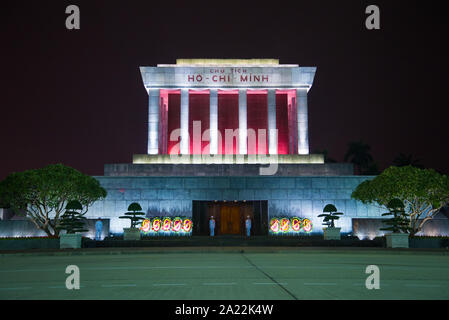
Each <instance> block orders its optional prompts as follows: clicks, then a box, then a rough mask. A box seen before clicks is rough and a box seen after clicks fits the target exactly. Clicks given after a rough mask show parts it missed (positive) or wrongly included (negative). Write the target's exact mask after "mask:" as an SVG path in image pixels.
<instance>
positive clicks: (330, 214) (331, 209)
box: [318, 204, 343, 228]
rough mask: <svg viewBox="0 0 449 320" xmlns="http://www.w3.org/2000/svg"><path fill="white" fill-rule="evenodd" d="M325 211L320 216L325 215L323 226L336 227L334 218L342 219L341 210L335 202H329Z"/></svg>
mask: <svg viewBox="0 0 449 320" xmlns="http://www.w3.org/2000/svg"><path fill="white" fill-rule="evenodd" d="M323 212H326V213H322V214H320V215H318V217H324V219H323V226H328V227H329V228H335V223H334V220H338V219H340V217H339V216H341V215H343V213H341V212H337V208H336V207H335V206H334V205H333V204H327V205H326V206H325V207H324V209H323Z"/></svg>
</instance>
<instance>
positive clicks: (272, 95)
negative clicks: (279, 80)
mask: <svg viewBox="0 0 449 320" xmlns="http://www.w3.org/2000/svg"><path fill="white" fill-rule="evenodd" d="M267 98H268V104H267V105H268V108H267V109H268V152H269V154H277V153H278V139H277V130H276V89H268V95H267Z"/></svg>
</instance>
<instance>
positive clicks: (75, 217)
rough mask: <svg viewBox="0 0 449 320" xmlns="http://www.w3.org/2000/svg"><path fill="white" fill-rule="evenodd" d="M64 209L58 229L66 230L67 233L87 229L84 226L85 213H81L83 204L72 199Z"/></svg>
mask: <svg viewBox="0 0 449 320" xmlns="http://www.w3.org/2000/svg"><path fill="white" fill-rule="evenodd" d="M65 209H66V211H65V212H64V214H63V215H62V216H61V221H60V223H59V226H58V229H59V230H66V231H67V233H68V234H75V233H77V232H86V231H89V230H87V229H85V228H84V226H85V224H86V220H87V219H86V218H85V217H84V215H85V213H82V211H83V206H82V205H81V203H80V202H79V201H78V200H72V201H69V202H68V203H67V206H66V207H65Z"/></svg>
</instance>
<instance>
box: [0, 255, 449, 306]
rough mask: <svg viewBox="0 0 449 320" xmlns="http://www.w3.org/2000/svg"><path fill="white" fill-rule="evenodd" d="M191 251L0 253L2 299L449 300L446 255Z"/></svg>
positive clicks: (448, 264)
mask: <svg viewBox="0 0 449 320" xmlns="http://www.w3.org/2000/svg"><path fill="white" fill-rule="evenodd" d="M192 250H193V249H192ZM195 250H197V252H195V251H194V250H193V251H192V252H185V253H182V252H176V250H170V251H169V253H157V252H150V251H145V252H139V253H127V254H110V253H107V254H106V253H104V252H103V253H102V252H98V253H96V254H92V252H89V254H85V255H53V256H51V255H11V254H4V255H1V256H0V299H168V300H182V299H188V300H191V299H194V300H196V299H219V300H226V299H257V300H263V299H282V300H287V299H289V300H290V299H432V300H434V299H449V255H447V254H444V252H435V253H429V252H417V251H410V252H407V251H387V250H380V249H375V250H368V249H366V250H365V249H357V250H353V251H351V250H350V249H345V250H341V249H310V248H308V249H301V248H286V249H279V250H278V251H273V249H269V250H267V252H263V250H259V251H260V252H258V251H257V250H251V249H248V250H246V249H245V252H244V253H241V252H239V251H238V250H241V249H235V250H229V252H226V251H224V252H220V250H217V251H215V252H202V251H201V249H198V248H196V249H195ZM209 250H210V249H209ZM212 251H213V250H212ZM68 265H77V266H78V267H79V269H80V283H81V289H80V290H67V289H66V288H65V281H66V277H67V276H68V274H66V273H65V270H66V267H67V266H68ZM368 265H377V266H378V267H379V268H380V289H379V290H368V289H366V287H365V280H366V278H367V277H368V276H369V275H368V274H366V273H365V270H366V267H367V266H368Z"/></svg>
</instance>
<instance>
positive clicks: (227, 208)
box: [192, 201, 268, 236]
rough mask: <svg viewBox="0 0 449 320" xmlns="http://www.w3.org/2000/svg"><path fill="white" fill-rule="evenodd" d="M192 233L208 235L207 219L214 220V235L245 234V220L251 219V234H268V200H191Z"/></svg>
mask: <svg viewBox="0 0 449 320" xmlns="http://www.w3.org/2000/svg"><path fill="white" fill-rule="evenodd" d="M192 209H193V212H192V218H193V230H192V235H204V236H207V235H209V220H210V218H211V217H212V216H213V217H214V220H215V235H217V236H220V235H242V236H243V235H246V228H245V220H246V219H247V217H248V216H249V217H250V219H251V224H252V227H251V235H267V234H268V201H193V204H192Z"/></svg>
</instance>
